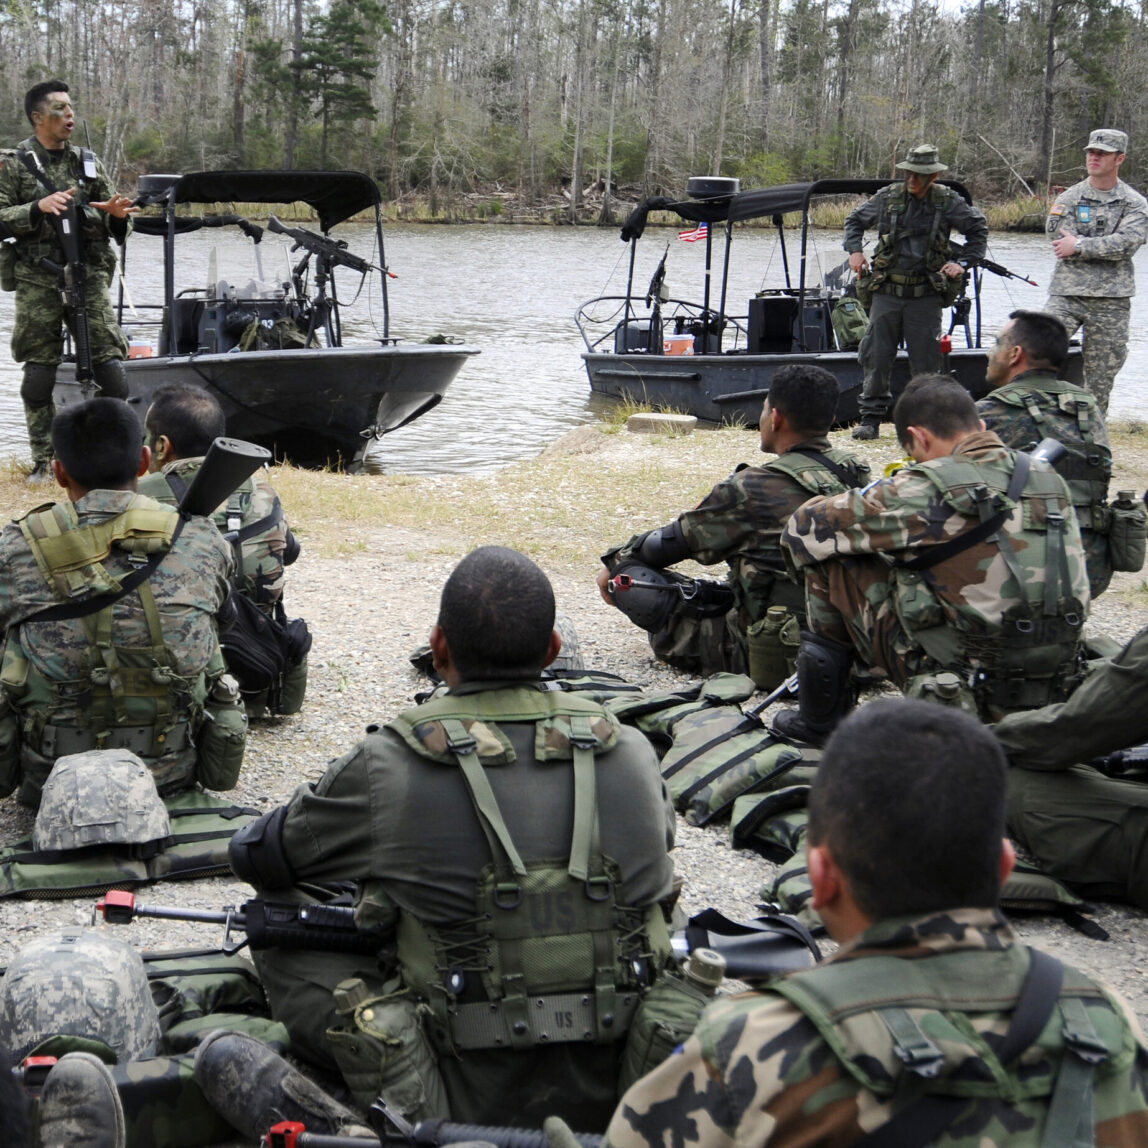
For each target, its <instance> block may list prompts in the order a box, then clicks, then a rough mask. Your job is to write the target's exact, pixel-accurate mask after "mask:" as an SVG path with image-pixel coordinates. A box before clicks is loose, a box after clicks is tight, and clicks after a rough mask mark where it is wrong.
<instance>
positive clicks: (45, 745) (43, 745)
mask: <svg viewBox="0 0 1148 1148" xmlns="http://www.w3.org/2000/svg"><path fill="white" fill-rule="evenodd" d="M191 744H192V741H191V723H190V722H187V721H181V722H177V723H176V724H175V725H174V726H172V728H171V729H169V730H163V729H156V727H155V726H153V725H128V726H114V727H113V728H111V729H108V730H104V731H100V730H96V729H94V728H93V727H91V726H81V725H51V724H49V725H46V726H44V730H43V733H41V735H40V745H39V747H38V749H37V752H39V753H40V754H41V755H42V756H44V757H46V758H48V759H49V760H52V761H54V760H55V759H56V758H58V757H67V756H68V755H69V754H72V753H86V752H87V751H88V750H90V749H127V750H131V752H132V753H134V754H136V756H137V757H162V756H163V755H164V754H165V753H179V752H180V751H182V750H184V749H186V748H187V747H188V746H189V745H191Z"/></svg>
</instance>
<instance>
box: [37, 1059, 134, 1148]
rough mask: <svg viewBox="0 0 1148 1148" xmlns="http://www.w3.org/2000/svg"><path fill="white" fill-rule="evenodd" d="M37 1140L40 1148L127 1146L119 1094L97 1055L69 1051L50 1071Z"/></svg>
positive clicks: (112, 1147)
mask: <svg viewBox="0 0 1148 1148" xmlns="http://www.w3.org/2000/svg"><path fill="white" fill-rule="evenodd" d="M37 1143H38V1144H39V1145H40V1148H124V1145H125V1144H126V1143H127V1138H126V1132H125V1130H124V1110H123V1105H121V1104H120V1094H119V1093H118V1092H117V1091H116V1082H115V1080H113V1079H112V1074H111V1072H110V1071H109V1070H108V1066H107V1065H106V1064H104V1062H103V1061H102V1060H100V1058H99V1057H98V1056H93V1055H92V1054H91V1053H90V1052H69V1053H68V1054H67V1055H65V1056H62V1057H60V1060H59V1063H58V1064H56V1066H55V1067H54V1068H53V1069H52V1071H51V1072H49V1073H48V1078H47V1080H45V1081H44V1091H43V1092H42V1093H41V1095H40V1135H39V1138H38V1140H37Z"/></svg>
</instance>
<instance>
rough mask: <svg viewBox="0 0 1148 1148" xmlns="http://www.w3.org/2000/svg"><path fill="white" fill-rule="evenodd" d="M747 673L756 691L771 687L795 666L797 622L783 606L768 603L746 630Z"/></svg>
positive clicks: (799, 639)
mask: <svg viewBox="0 0 1148 1148" xmlns="http://www.w3.org/2000/svg"><path fill="white" fill-rule="evenodd" d="M746 639H747V643H748V647H749V676H750V677H751V678H753V681H754V684H755V685H756V686H757V688H758V689H759V690H764V691H765V692H767V693H768V692H769V691H770V690H775V689H777V687H778V686H779V685H781V683H782V682H784V681H785V679H786V678H788V677H789V676H790V675H791V674H792V673H793V672H794V670H795V669H796V668H797V650H798V647H799V646H800V645H801V624H800V623H799V622H798V620H797V616H796V615H795V614H793V613H791V612H790V611H789V610H787V609H786V608H785V607H784V606H770V608H769V609H768V610H766V612H765V617H764V618H761V619H759V620H758V621H756V622H754V623H753V625H752V626H750V628H749V629H748V630H747V631H746Z"/></svg>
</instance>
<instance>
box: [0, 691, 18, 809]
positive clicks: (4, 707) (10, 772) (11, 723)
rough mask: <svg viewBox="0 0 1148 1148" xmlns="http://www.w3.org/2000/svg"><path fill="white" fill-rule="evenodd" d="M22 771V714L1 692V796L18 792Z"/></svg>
mask: <svg viewBox="0 0 1148 1148" xmlns="http://www.w3.org/2000/svg"><path fill="white" fill-rule="evenodd" d="M20 772H21V771H20V715H19V714H18V713H17V712H16V710H15V708H14V707H13V705H12V703H11V702H10V701H9V700H8V697H7V695H6V694H4V693H3V692H0V797H7V796H8V795H9V794H10V793H15V792H16V787H17V786H18V785H19V784H20Z"/></svg>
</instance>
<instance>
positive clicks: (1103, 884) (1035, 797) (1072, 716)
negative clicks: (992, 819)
mask: <svg viewBox="0 0 1148 1148" xmlns="http://www.w3.org/2000/svg"><path fill="white" fill-rule="evenodd" d="M1145 696H1148V628H1146V629H1143V630H1141V631H1140V632H1139V633H1138V634H1136V635H1135V636H1134V637H1133V638H1132V640H1131V641H1130V642H1129V643H1128V644H1127V645H1126V646H1125V647H1124V649H1123V650H1121V651H1120V653H1119V654H1117V655H1116V657H1114V658H1113V659H1112V660H1111V661H1108V662H1103V663H1101V664H1100V665H1099V667H1098V668H1096V669H1094V670H1093V671H1092V673H1090V674H1089V675H1088V677H1087V678H1085V680H1084V682H1083V684H1082V685H1081V686H1079V688H1078V689H1076V690H1075V691H1074V692H1073V694H1072V696H1071V697H1070V698H1069V699H1068V700H1067V701H1064V702H1059V703H1057V704H1054V705H1049V706H1045V707H1043V708H1042V709H1037V710H1029V711H1027V712H1025V713H1016V714H1009V715H1008V716H1007V717H1005V718H1003V719H1002V720H1001V721H999V722H998V723H997V724H996V725H995V726H993V732H994V733H995V734H996V736H997V739H998V740H999V741H1000V743H1001V745H1002V746H1004V750H1005V753H1007V754H1008V757H1009V762H1010V764H1011V765H1012V768H1011V769H1010V770H1009V800H1008V822H1009V832H1010V833H1012V835H1013V836H1014V837H1015V838H1016V840H1017V841H1019V842H1020V843H1021V844H1022V845H1023V846H1024V847H1025V848H1026V849H1028V850H1029V852H1031V853H1032V854H1033V856H1034V857H1035V858H1036V859H1037V861H1038V862H1039V863H1040V866H1041V868H1042V869H1043V870H1044V871H1045V872H1046V873H1048V874H1049V875H1050V876H1053V877H1057V878H1059V879H1060V880H1062V881H1066V882H1068V884H1070V885H1072V886H1073V888H1075V889H1078V890H1079V891H1080V892H1081V893H1083V894H1084V895H1085V896H1089V897H1114V898H1116V899H1118V900H1124V901H1131V902H1132V903H1133V904H1136V905H1139V906H1140V907H1141V908H1142V909H1148V785H1146V784H1145V783H1144V781H1143V779H1142V778H1141V779H1139V780H1136V779H1126V778H1122V777H1118V776H1117V777H1107V776H1105V774H1104V773H1102V772H1100V770H1098V769H1095V768H1093V767H1092V766H1090V765H1088V764H1087V763H1088V762H1089V761H1091V760H1092V759H1093V758H1100V757H1103V756H1104V755H1107V754H1111V753H1113V752H1115V751H1117V750H1123V749H1127V748H1129V747H1131V746H1140V745H1143V744H1144V743H1145V742H1148V708H1146V707H1145V705H1144V698H1145Z"/></svg>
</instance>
